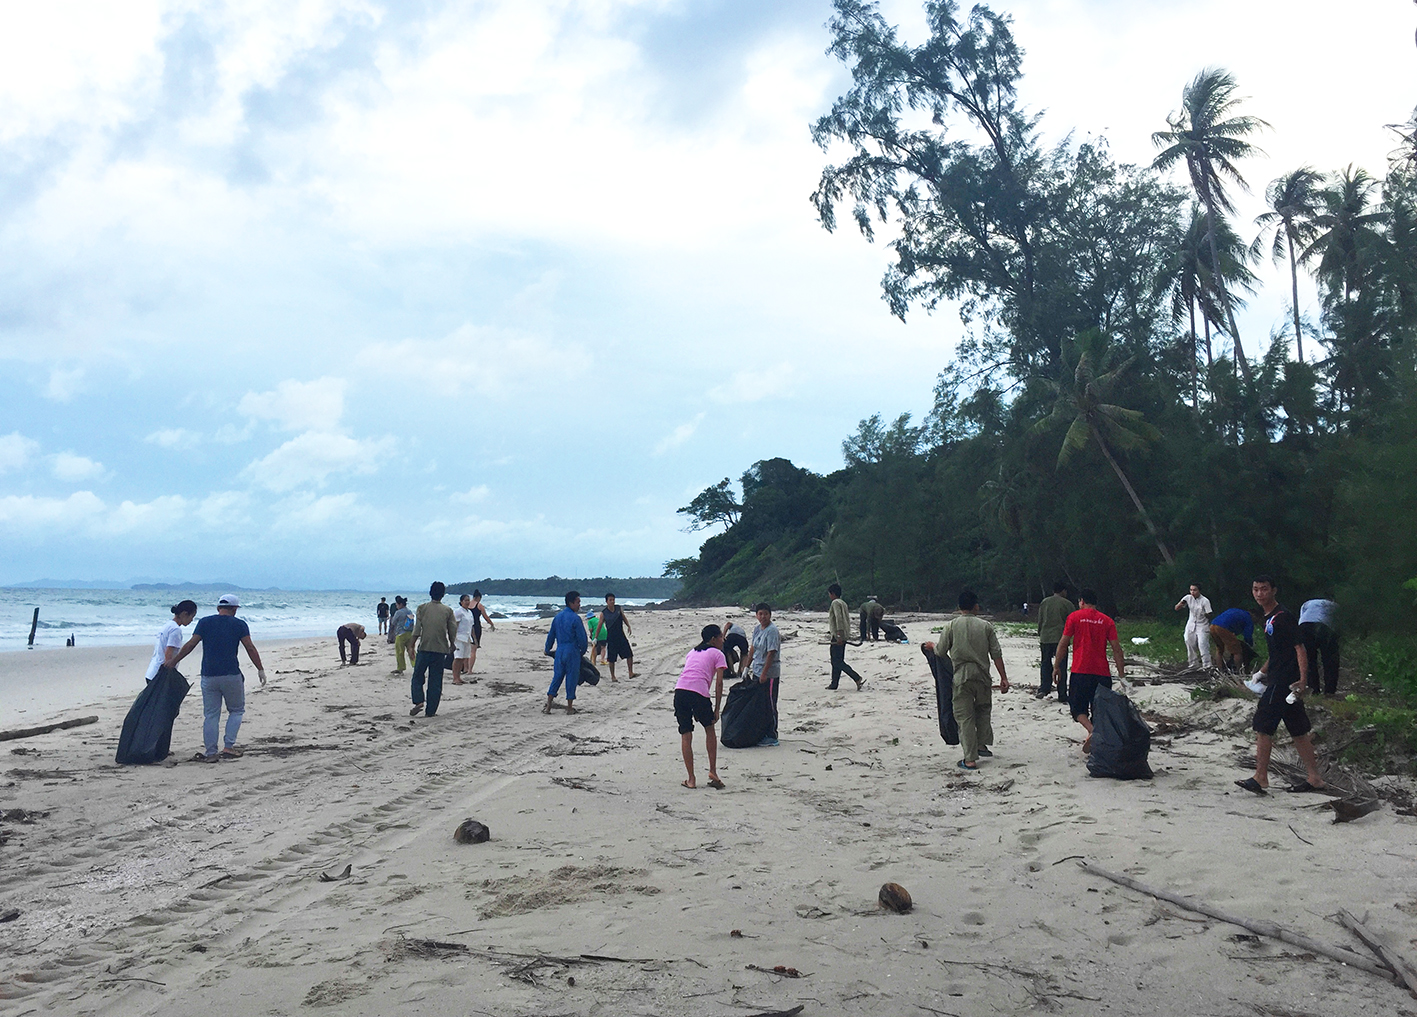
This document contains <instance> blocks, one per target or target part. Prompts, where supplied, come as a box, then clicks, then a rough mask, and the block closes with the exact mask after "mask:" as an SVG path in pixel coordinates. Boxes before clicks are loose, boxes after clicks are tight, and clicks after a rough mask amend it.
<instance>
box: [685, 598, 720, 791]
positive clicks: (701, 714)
mask: <svg viewBox="0 0 1417 1017" xmlns="http://www.w3.org/2000/svg"><path fill="white" fill-rule="evenodd" d="M699 637H700V638H699V645H698V646H696V647H694V648H693V649H692V650H690V651H689V655H688V656H687V657H685V658H684V670H683V671H681V672H680V673H679V681H678V684H676V685H675V686H674V719H675V720H677V721H678V722H679V743H680V748H681V750H682V751H683V753H684V769H686V770H688V771H689V779H688V780H686V781H684V782H683V784H684V786H685V787H687V788H695V787H698V786H699V785H698V782H697V781H696V780H695V779H694V721H698V722H699V724H700V725H701V726H702V727H703V729H704V747H705V749H706V750H707V751H708V765H709V774H708V784H709V787H712V788H721V787H723V781H721V780H719V779H718V735H717V733H716V732H715V731H714V724H716V723H717V722H718V718H719V716H720V715H721V714H722V713H723V672H724V671H726V670H727V669H728V661H727V659H726V658H725V657H724V656H723V632H722V631H721V630H720V629H719V627H718V626H717V625H705V626H704V628H703V631H702V632H700V633H699ZM710 678H711V679H712V680H713V683H714V698H713V702H709V680H710Z"/></svg>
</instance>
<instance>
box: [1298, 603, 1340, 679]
mask: <svg viewBox="0 0 1417 1017" xmlns="http://www.w3.org/2000/svg"><path fill="white" fill-rule="evenodd" d="M1299 639H1300V641H1301V642H1302V643H1303V644H1304V649H1305V651H1306V652H1307V653H1308V655H1309V673H1310V674H1311V675H1313V686H1314V691H1315V692H1318V691H1319V679H1320V677H1322V679H1323V693H1324V695H1326V696H1336V695H1338V605H1337V604H1336V603H1334V602H1333V601H1332V600H1306V601H1304V603H1303V605H1302V606H1301V607H1300V608H1299Z"/></svg>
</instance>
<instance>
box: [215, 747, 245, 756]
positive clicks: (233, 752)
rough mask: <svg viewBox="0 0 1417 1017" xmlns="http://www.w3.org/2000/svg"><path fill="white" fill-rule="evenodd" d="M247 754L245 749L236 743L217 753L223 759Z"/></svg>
mask: <svg viewBox="0 0 1417 1017" xmlns="http://www.w3.org/2000/svg"><path fill="white" fill-rule="evenodd" d="M245 754H246V753H245V752H244V751H242V750H241V749H238V748H237V747H236V746H235V745H228V746H227V747H226V748H224V749H222V750H221V751H220V752H218V753H217V755H219V756H221V757H222V758H223V759H240V758H241V757H242V756H244V755H245Z"/></svg>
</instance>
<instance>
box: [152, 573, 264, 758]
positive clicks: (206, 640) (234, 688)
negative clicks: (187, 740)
mask: <svg viewBox="0 0 1417 1017" xmlns="http://www.w3.org/2000/svg"><path fill="white" fill-rule="evenodd" d="M240 606H241V602H240V601H239V600H238V599H237V598H236V594H234V593H227V594H224V595H223V596H222V597H221V599H220V600H218V601H217V602H216V614H209V615H207V616H206V617H205V618H203V619H202V620H201V621H199V622H197V627H196V628H195V629H193V630H192V638H191V639H189V640H187V643H186V645H185V646H183V647H182V650H181V652H179V653H178V654H177V656H176V657H174V658H173V659H172V666H173V667H176V666H177V665H178V663H179V662H181V660H182V659H183V658H184V657H186V656H187V654H189V653H191V652H192V651H193V650H195V649H196V648H197V644H198V643H200V644H202V742H203V752H202V755H201V756H200V757H198V758H200V759H201V760H202V762H204V763H216V762H220V761H221V760H222V759H238V758H240V756H241V750H240V749H238V748H237V747H236V733H237V732H238V731H240V730H241V718H242V717H244V716H245V715H246V678H245V676H244V675H242V673H241V665H240V664H238V663H237V661H236V648H237V647H238V646H244V647H246V656H248V657H250V658H251V663H252V664H255V665H256V676H257V677H258V678H260V679H261V688H265V687H266V672H265V669H264V668H263V667H262V666H261V655H260V654H259V653H258V652H257V651H256V644H255V643H253V642H251V629H250V628H249V627H248V626H247V625H246V623H245V622H244V621H242V620H241V619H240V618H238V617H236V609H237V608H238V607H240ZM223 702H225V703H226V739H225V743H224V745H225V747H224V748H223V749H222V750H221V752H220V753H218V752H217V747H216V740H217V732H218V728H219V727H220V724H221V704H222V703H223Z"/></svg>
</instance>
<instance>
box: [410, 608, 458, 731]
mask: <svg viewBox="0 0 1417 1017" xmlns="http://www.w3.org/2000/svg"><path fill="white" fill-rule="evenodd" d="M447 592H448V588H447V587H446V586H444V585H443V584H442V583H434V584H433V585H432V586H430V587H428V596H429V597H431V598H432V599H431V600H429V601H428V602H427V603H426V604H419V605H418V613H417V614H416V615H415V616H414V622H413V636H412V638H411V639H410V642H412V643H414V644H415V645H417V647H418V655H417V656H415V657H414V658H413V682H412V688H411V691H412V694H413V709H411V710H409V711H408V715H409V716H410V717H417V716H418V715H419V714H420V713H423V711H424V708H425V703H424V697H423V681H424V676H425V675H426V676H427V679H428V699H427V703H426V707H427V711H428V712H427V713H424V716H425V717H436V716H437V715H438V704H439V703H440V702H442V699H443V667H444V666H445V665H446V664H447V660H448V654H450V653H452V652H453V644H454V643H455V642H457V638H458V623H457V620H456V619H455V618H453V609H452V608H450V607H449V606H448V605H447V604H444V603H443V594H445V593H447Z"/></svg>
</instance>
